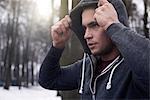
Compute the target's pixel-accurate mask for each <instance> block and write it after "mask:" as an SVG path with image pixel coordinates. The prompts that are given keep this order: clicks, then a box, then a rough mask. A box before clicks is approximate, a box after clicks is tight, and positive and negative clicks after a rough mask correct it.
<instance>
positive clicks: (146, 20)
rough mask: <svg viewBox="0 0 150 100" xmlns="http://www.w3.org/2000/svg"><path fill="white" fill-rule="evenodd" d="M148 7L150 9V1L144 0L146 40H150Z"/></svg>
mask: <svg viewBox="0 0 150 100" xmlns="http://www.w3.org/2000/svg"><path fill="white" fill-rule="evenodd" d="M148 6H149V7H150V2H149V0H144V18H143V21H144V33H145V37H146V38H150V37H149V34H150V33H149V29H148V27H147V26H148Z"/></svg>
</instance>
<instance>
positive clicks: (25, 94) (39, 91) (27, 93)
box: [0, 86, 61, 100]
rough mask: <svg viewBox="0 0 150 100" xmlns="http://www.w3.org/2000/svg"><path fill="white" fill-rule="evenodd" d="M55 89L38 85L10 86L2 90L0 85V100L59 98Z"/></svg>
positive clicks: (53, 99)
mask: <svg viewBox="0 0 150 100" xmlns="http://www.w3.org/2000/svg"><path fill="white" fill-rule="evenodd" d="M56 95H57V91H51V90H46V89H43V88H41V87H40V86H37V87H31V88H23V87H22V88H21V89H20V90H19V89H18V87H12V86H11V87H10V90H4V89H3V88H2V87H0V100H61V97H58V96H56Z"/></svg>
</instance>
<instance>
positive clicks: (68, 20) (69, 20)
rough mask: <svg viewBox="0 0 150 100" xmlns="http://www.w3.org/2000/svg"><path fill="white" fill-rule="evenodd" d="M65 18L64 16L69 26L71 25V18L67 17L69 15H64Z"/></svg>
mask: <svg viewBox="0 0 150 100" xmlns="http://www.w3.org/2000/svg"><path fill="white" fill-rule="evenodd" d="M65 18H66V20H67V22H68V24H69V26H71V18H70V17H69V15H66V16H65Z"/></svg>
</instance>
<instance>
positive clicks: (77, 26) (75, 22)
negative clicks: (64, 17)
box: [70, 0, 129, 54]
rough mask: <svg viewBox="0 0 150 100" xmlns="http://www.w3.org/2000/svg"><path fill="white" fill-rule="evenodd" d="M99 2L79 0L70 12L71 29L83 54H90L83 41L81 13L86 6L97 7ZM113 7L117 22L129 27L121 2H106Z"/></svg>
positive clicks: (120, 0)
mask: <svg viewBox="0 0 150 100" xmlns="http://www.w3.org/2000/svg"><path fill="white" fill-rule="evenodd" d="M98 1H99V0H81V1H80V2H79V4H78V5H77V6H76V7H75V8H74V9H73V10H72V11H71V13H70V17H71V19H72V27H71V29H72V30H73V31H74V32H75V33H76V35H77V37H78V38H79V40H80V41H81V44H82V46H83V48H84V52H86V53H88V54H91V52H90V50H89V48H88V46H87V44H86V41H85V39H84V30H83V27H82V18H81V15H82V12H83V8H84V7H86V6H91V5H95V6H97V4H98ZM108 1H109V2H110V3H111V4H113V6H114V7H115V9H116V11H117V13H118V18H119V21H120V22H121V23H122V24H124V25H125V26H127V27H128V26H129V24H128V16H127V12H126V8H125V6H124V4H123V2H122V0H108Z"/></svg>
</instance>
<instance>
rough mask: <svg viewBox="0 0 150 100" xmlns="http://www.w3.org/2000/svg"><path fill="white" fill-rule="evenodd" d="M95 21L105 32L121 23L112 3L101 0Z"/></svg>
mask: <svg viewBox="0 0 150 100" xmlns="http://www.w3.org/2000/svg"><path fill="white" fill-rule="evenodd" d="M94 18H95V20H96V21H97V23H98V24H99V26H101V27H103V28H104V29H105V30H106V29H107V28H108V27H109V26H110V25H111V24H113V23H119V20H118V15H117V12H116V10H115V8H114V7H113V5H112V4H111V3H109V2H108V1H107V0H99V3H98V8H97V9H96V10H95V15H94Z"/></svg>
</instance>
